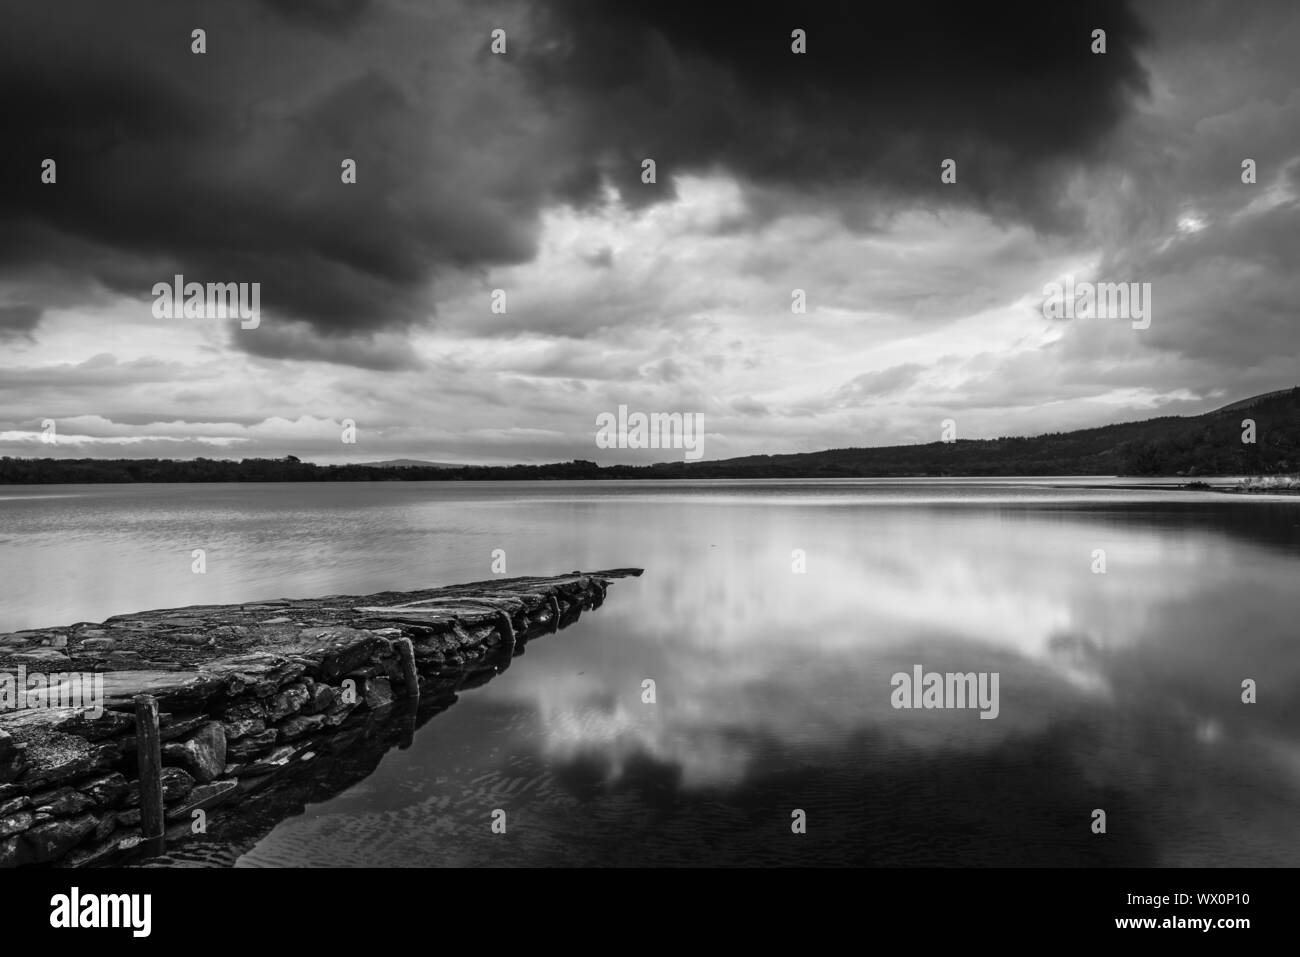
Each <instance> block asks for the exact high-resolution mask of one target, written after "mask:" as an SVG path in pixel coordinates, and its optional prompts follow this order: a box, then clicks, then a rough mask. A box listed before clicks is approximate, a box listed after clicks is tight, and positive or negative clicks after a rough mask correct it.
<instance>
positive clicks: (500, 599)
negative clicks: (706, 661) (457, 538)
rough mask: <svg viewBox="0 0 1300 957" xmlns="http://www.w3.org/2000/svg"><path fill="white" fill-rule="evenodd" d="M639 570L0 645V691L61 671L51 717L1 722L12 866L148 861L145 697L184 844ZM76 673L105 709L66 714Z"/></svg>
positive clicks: (288, 604) (49, 634)
mask: <svg viewBox="0 0 1300 957" xmlns="http://www.w3.org/2000/svg"><path fill="white" fill-rule="evenodd" d="M640 574H641V569H638V568H618V569H609V570H605V571H595V572H577V571H575V572H571V573H569V574H567V575H557V576H551V577H542V578H537V577H528V578H497V579H490V580H487V581H481V582H472V583H468V584H462V585H450V586H445V587H441V588H430V589H423V590H419V591H409V592H381V593H379V594H374V595H362V596H351V595H334V596H329V597H325V598H314V599H275V600H269V601H261V602H255V603H250V604H244V605H201V606H190V607H187V608H179V609H162V610H154V611H147V612H140V613H135V614H129V615H116V616H114V617H112V618H109V619H107V620H105V621H103V622H100V623H89V622H82V623H78V624H74V625H70V626H67V627H59V628H41V629H30V630H26V631H20V632H13V633H9V634H0V680H3V679H4V676H5V675H6V674H7V675H9V676H17V675H19V674H22V673H24V672H25V673H26V674H28V675H32V674H42V675H48V676H53V677H52V678H51V679H49V681H50V685H51V687H50V688H48V689H46V691H45V692H44V695H46V696H48V697H43V698H42V705H43V706H41V707H21V708H17V709H15V710H8V711H0V868H12V867H21V866H25V865H47V866H69V867H87V866H97V865H112V864H118V863H124V862H129V861H130V860H131V859H132V858H133V857H136V856H138V855H139V853H140V851H141V848H142V843H143V838H142V835H141V828H140V794H139V791H140V788H139V779H138V768H137V762H136V747H137V744H136V727H135V718H134V698H135V696H136V695H139V694H147V695H152V696H153V697H154V698H155V699H156V700H157V702H158V707H159V709H160V711H161V712H162V714H161V720H160V736H161V738H162V764H163V770H162V778H163V796H164V802H165V811H166V820H167V823H168V835H169V839H170V838H173V837H184V836H188V835H189V834H190V833H191V823H192V821H193V820H194V819H195V818H197V817H199V815H196V814H195V813H194V812H196V811H200V810H201V811H203V812H204V814H205V815H206V814H207V813H208V812H209V811H212V810H214V809H216V808H218V807H219V806H221V805H222V804H226V803H227V802H236V801H239V799H240V798H243V797H245V796H247V795H250V794H252V793H253V792H257V791H261V790H263V789H269V790H271V791H274V790H275V788H276V782H277V780H280V779H285V780H287V779H290V778H294V777H297V778H301V774H300V773H298V772H297V767H296V765H298V764H299V763H300V762H302V761H304V760H310V759H311V758H314V757H315V756H316V754H317V753H321V754H329V753H338V751H339V748H338V747H337V745H338V744H339V743H340V742H344V741H347V742H352V741H356V740H359V739H361V738H362V737H364V736H363V735H360V734H358V733H357V732H358V730H359V729H361V728H366V729H368V730H369V729H374V728H375V726H376V723H377V722H378V723H379V724H380V725H382V724H384V723H385V722H386V720H387V715H388V714H389V712H390V711H393V710H394V706H395V705H396V706H398V708H397V709H396V710H402V709H403V708H405V709H408V710H409V709H413V708H416V707H418V706H419V699H420V698H427V699H428V700H426V701H425V702H424V705H425V707H424V708H423V710H424V712H425V713H426V715H427V714H428V713H433V712H436V711H437V710H441V708H442V707H445V706H446V704H445V702H446V701H447V700H448V696H450V700H454V691H455V690H458V689H461V688H464V687H469V686H472V685H474V684H481V683H483V682H484V681H486V680H488V678H490V677H491V676H492V675H493V674H495V673H497V672H499V671H501V670H503V669H504V668H505V667H506V666H508V664H509V662H510V660H511V659H512V658H513V657H514V655H515V654H517V653H519V652H521V651H522V646H523V644H524V643H525V642H526V641H528V640H531V639H533V638H535V637H538V636H540V635H544V634H548V633H550V632H553V631H556V630H558V629H559V628H561V627H564V626H566V625H568V624H570V623H572V621H574V620H576V619H577V617H578V615H579V614H581V612H582V611H584V610H589V609H594V608H598V607H599V606H600V605H601V604H602V603H603V602H604V599H605V593H606V589H607V588H608V586H609V585H610V584H611V583H613V582H614V581H615V580H617V579H619V578H625V577H632V576H639V575H640ZM408 642H409V644H408ZM412 651H413V652H414V666H415V667H414V672H415V674H414V675H413V674H412V670H411V669H410V657H411V652H412ZM404 656H405V658H406V660H407V667H405V668H404V667H403V657H404ZM74 674H75V675H79V676H81V677H80V678H79V680H80V681H81V682H82V684H83V686H84V685H86V684H87V681H86V680H85V676H86V675H88V674H93V675H94V678H93V683H94V684H100V683H101V682H102V692H103V698H102V710H100V711H99V713H98V714H96V711H97V710H99V709H94V710H92V709H87V708H69V707H58V706H57V705H58V703H59V697H58V696H59V694H60V689H61V688H63V687H65V686H66V684H67V682H68V681H69V680H70V679H69V678H66V677H64V678H61V677H59V676H71V675H74ZM12 686H13V679H12V677H11V679H10V687H11V688H12ZM417 686H418V692H416V693H413V692H415V690H416V687H417ZM439 700H441V701H443V702H444V703H443V704H442V705H440V706H439V705H436V704H434V705H432V706H430V702H431V701H432V702H435V703H436V702H437V701H439ZM426 720H427V717H426ZM326 776H328V775H326ZM240 803H243V802H240Z"/></svg>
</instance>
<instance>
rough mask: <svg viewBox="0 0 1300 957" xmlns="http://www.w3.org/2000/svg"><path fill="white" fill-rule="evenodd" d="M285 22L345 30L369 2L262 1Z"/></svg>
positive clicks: (353, 0)
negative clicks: (292, 21) (285, 20)
mask: <svg viewBox="0 0 1300 957" xmlns="http://www.w3.org/2000/svg"><path fill="white" fill-rule="evenodd" d="M262 2H263V3H265V4H266V6H267V7H269V8H270V9H272V10H274V11H275V12H276V13H278V14H280V16H282V17H284V18H285V19H287V20H295V21H299V22H302V23H307V24H310V25H312V26H314V27H318V28H320V29H322V30H346V29H347V28H348V27H350V26H352V25H353V24H354V23H356V21H357V20H358V19H359V18H360V16H361V15H362V13H364V12H365V10H366V8H367V7H369V6H370V0H262Z"/></svg>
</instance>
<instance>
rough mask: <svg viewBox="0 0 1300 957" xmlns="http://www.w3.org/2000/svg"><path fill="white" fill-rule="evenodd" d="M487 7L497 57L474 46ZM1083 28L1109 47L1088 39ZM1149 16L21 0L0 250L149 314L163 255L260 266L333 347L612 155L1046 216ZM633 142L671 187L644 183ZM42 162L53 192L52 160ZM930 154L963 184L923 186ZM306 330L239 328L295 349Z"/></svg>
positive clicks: (626, 182) (16, 13) (338, 357)
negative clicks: (350, 170) (1062, 170)
mask: <svg viewBox="0 0 1300 957" xmlns="http://www.w3.org/2000/svg"><path fill="white" fill-rule="evenodd" d="M498 25H505V26H507V27H508V28H509V31H510V35H511V43H512V46H511V48H510V53H509V56H507V57H494V56H492V55H490V54H489V53H488V51H487V42H488V36H489V33H490V31H491V29H492V28H494V27H495V26H498ZM198 26H201V27H203V28H204V29H205V30H206V31H207V43H208V52H207V53H206V54H204V55H202V56H196V55H194V54H192V53H191V52H190V31H191V30H192V29H193V28H195V27H198ZM795 26H798V27H800V28H803V29H806V30H807V31H808V37H809V53H808V54H807V55H805V56H795V55H793V54H791V53H790V50H789V43H790V30H791V29H792V28H793V27H795ZM1094 27H1102V28H1105V29H1106V30H1107V31H1108V37H1109V52H1108V53H1107V54H1106V55H1105V56H1094V55H1093V54H1091V53H1090V52H1089V49H1088V47H1089V42H1090V41H1089V34H1090V31H1091V30H1092V29H1093V28H1094ZM1145 39H1146V37H1145V33H1144V31H1143V29H1142V27H1141V25H1140V24H1139V22H1138V21H1137V19H1136V18H1135V17H1134V15H1133V14H1132V13H1131V12H1130V11H1129V10H1128V8H1127V7H1126V6H1125V5H1124V4H1123V3H1121V2H1119V0H1109V2H1102V0H1098V2H1094V3H1069V4H1043V3H1015V2H1013V3H1002V2H1000V3H997V4H986V3H978V4H971V3H952V4H941V5H936V4H933V3H905V4H898V5H889V6H887V7H881V8H871V9H868V8H867V7H866V6H865V5H862V4H857V3H852V4H850V3H821V4H813V5H809V4H806V3H800V4H789V5H780V4H773V3H747V4H744V5H735V6H732V5H724V4H695V3H691V4H687V3H681V2H676V0H631V2H627V0H620V2H618V3H597V2H587V0H553V2H551V3H549V4H547V5H544V6H540V7H534V6H530V5H504V4H487V5H485V4H475V3H461V2H458V0H447V2H445V3H441V4H431V5H421V4H412V5H410V6H403V5H398V4H373V3H367V2H364V0H311V2H300V0H295V2H290V0H257V2H254V0H232V2H229V3H223V4H217V5H213V4H202V3H197V2H185V0H178V2H175V3H160V2H147V0H122V2H115V3H113V4H105V3H102V2H98V0H66V2H60V3H50V4H21V5H15V6H13V7H11V9H10V10H9V11H8V12H7V13H6V24H5V29H4V31H3V32H2V33H0V115H3V116H4V118H5V126H6V139H5V148H4V149H3V150H0V221H3V222H4V223H5V224H6V229H5V230H4V231H3V234H0V270H4V271H5V272H6V273H7V274H13V273H14V272H15V271H18V272H23V271H27V272H36V271H40V270H47V271H48V270H49V269H50V268H52V267H57V268H58V269H59V270H60V271H61V272H62V273H64V274H66V275H68V276H69V277H70V278H69V279H68V280H67V281H68V282H69V283H75V282H84V284H85V286H86V288H87V289H88V290H90V289H95V288H100V287H102V288H106V289H108V290H111V291H115V292H118V293H122V294H125V295H129V296H134V297H140V299H141V308H142V309H147V308H148V302H147V297H148V295H149V288H150V287H151V285H152V283H153V282H155V281H160V280H166V279H170V277H171V275H172V274H173V273H174V272H180V273H182V274H184V275H185V276H186V278H187V279H193V280H198V281H204V282H209V281H217V282H227V281H247V282H260V283H261V284H262V307H263V309H264V310H265V311H266V312H267V313H268V314H269V315H271V316H273V317H274V316H279V317H282V318H284V319H290V320H300V321H302V322H305V323H307V324H308V327H309V332H310V333H311V335H313V336H318V337H323V338H325V339H342V340H348V339H350V338H353V337H355V336H356V335H357V334H358V333H366V332H369V331H373V330H376V329H396V330H400V329H402V328H403V327H406V326H409V325H412V324H415V323H419V322H422V321H424V320H426V319H427V318H428V317H429V316H430V315H431V313H432V311H433V309H432V303H433V302H434V299H435V295H434V293H435V286H434V284H435V282H436V281H437V279H438V277H439V274H440V272H441V271H443V270H449V269H469V270H481V269H486V268H490V267H493V266H499V265H508V264H515V263H521V262H525V261H528V260H530V259H531V258H532V257H533V256H534V255H535V253H536V239H537V231H538V228H539V227H538V214H539V213H540V211H541V210H542V209H544V208H546V207H547V206H549V205H551V204H554V203H555V202H558V201H561V200H563V199H568V200H575V199H576V200H583V199H591V198H593V197H595V196H596V187H597V186H598V185H599V184H600V183H601V182H602V178H607V179H609V180H611V181H613V182H614V183H615V184H616V185H618V186H619V187H621V188H622V190H623V192H624V195H625V199H626V200H627V201H628V202H629V203H632V204H633V205H637V204H641V203H644V202H647V201H650V200H652V199H662V198H664V197H666V196H669V195H671V191H672V190H671V182H672V178H673V176H674V175H675V174H677V173H680V172H683V171H707V170H712V169H723V170H725V171H728V172H730V173H733V174H734V175H736V176H738V177H740V178H741V179H742V180H744V181H747V182H749V183H752V184H753V185H754V186H755V195H762V196H766V197H768V198H769V201H770V197H771V196H773V195H775V196H777V197H778V198H781V197H785V198H796V199H797V198H812V199H814V200H816V201H828V202H834V201H835V196H836V195H837V192H836V191H842V190H844V189H847V188H858V187H861V188H862V189H863V191H864V195H867V196H877V197H883V198H885V199H890V200H900V199H906V200H908V201H915V202H920V203H923V204H926V205H934V204H937V203H940V202H973V203H976V204H978V205H980V206H982V207H984V208H987V209H990V210H993V211H995V212H997V213H999V214H1004V215H1008V216H1013V217H1016V218H1021V219H1028V220H1031V221H1032V222H1034V223H1035V224H1036V225H1049V226H1050V225H1059V224H1060V220H1059V216H1060V213H1061V208H1060V202H1061V198H1060V195H1059V192H1058V190H1059V182H1058V181H1057V180H1056V179H1054V178H1053V176H1054V174H1055V173H1056V172H1058V171H1059V167H1060V166H1062V164H1070V163H1075V162H1079V161H1081V160H1086V159H1087V158H1088V157H1091V156H1094V155H1097V154H1098V153H1099V151H1101V150H1103V149H1104V147H1105V143H1106V137H1107V135H1108V134H1109V133H1110V132H1111V130H1112V129H1113V128H1114V125H1115V123H1116V122H1117V121H1118V119H1120V118H1121V117H1122V116H1123V115H1124V113H1125V110H1126V108H1127V105H1128V103H1129V102H1130V100H1131V98H1132V97H1133V96H1134V95H1135V94H1136V93H1138V92H1139V91H1140V90H1141V89H1142V88H1143V85H1144V78H1143V75H1142V72H1141V70H1140V68H1139V66H1138V64H1137V60H1136V58H1135V51H1136V50H1137V48H1138V46H1139V45H1140V44H1142V43H1143V42H1145ZM644 156H653V157H655V158H656V159H657V160H658V162H659V164H660V167H659V172H660V188H659V189H647V188H645V187H643V186H642V184H641V183H640V182H639V178H638V177H639V172H640V160H641V158H642V157H644ZM46 157H51V158H54V159H55V160H56V161H57V163H58V181H57V184H56V185H44V184H42V183H41V182H40V168H41V162H42V160H44V159H45V158H46ZM344 157H350V158H353V159H355V160H356V161H357V163H358V176H357V183H356V184H355V185H349V186H344V185H342V184H341V183H340V180H339V173H340V166H339V164H340V161H341V160H342V159H343V158H344ZM945 157H954V158H956V159H957V160H958V163H959V185H958V186H957V187H941V186H940V185H939V181H938V173H939V162H940V160H941V159H943V158H945ZM761 206H762V204H759V207H760V208H761ZM846 215H847V214H846ZM611 255H612V254H611ZM608 264H609V257H608V256H605V255H604V254H603V253H601V254H597V256H596V257H595V258H594V259H593V265H598V266H599V265H608ZM43 304H44V303H41V302H37V301H20V302H14V301H13V300H12V298H11V300H10V303H9V307H8V310H9V311H8V312H7V313H6V314H5V320H4V321H3V322H0V326H3V327H5V328H9V329H14V328H17V329H20V330H27V331H30V329H31V325H32V322H33V321H34V320H33V318H32V315H33V314H32V309H33V308H36V307H37V306H39V305H43ZM263 338H267V339H269V338H270V337H269V335H268V336H264V337H263ZM296 339H300V336H299V335H298V332H297V331H293V332H292V333H290V332H286V334H285V335H283V336H281V337H280V339H279V341H276V342H271V341H267V342H262V343H261V344H260V345H259V344H258V343H259V340H258V339H257V338H256V337H255V336H252V335H249V336H240V337H236V339H235V340H234V341H235V342H236V343H237V344H238V345H239V347H240V348H244V349H247V350H249V351H254V352H260V353H261V354H264V355H282V354H285V346H286V343H287V342H288V341H289V340H296ZM315 355H316V357H319V358H329V357H334V358H333V359H331V361H339V362H345V363H346V362H351V361H354V360H359V361H360V362H361V364H371V365H374V364H376V363H377V364H378V365H379V366H381V367H383V366H387V365H388V364H389V363H391V362H392V361H393V360H392V359H391V358H383V357H376V356H375V355H374V354H373V353H370V354H367V353H365V351H364V350H357V349H352V348H348V347H345V346H342V345H340V346H339V347H338V348H334V347H328V348H323V349H318V350H316V352H315Z"/></svg>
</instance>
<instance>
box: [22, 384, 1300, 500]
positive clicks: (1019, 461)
mask: <svg viewBox="0 0 1300 957" xmlns="http://www.w3.org/2000/svg"><path fill="white" fill-rule="evenodd" d="M1247 420H1249V424H1248V425H1243V422H1246V421H1247ZM1243 435H1246V436H1247V437H1253V439H1254V441H1251V442H1245V441H1243ZM407 463H410V464H407ZM1296 471H1300V387H1293V388H1290V389H1282V390H1278V391H1274V392H1265V393H1262V394H1260V395H1257V396H1252V397H1251V398H1248V399H1241V400H1239V401H1237V402H1233V403H1231V404H1230V405H1226V406H1223V407H1222V408H1220V409H1216V410H1214V411H1213V412H1206V413H1204V414H1203V415H1194V416H1172V415H1169V416H1163V417H1160V418H1156V419H1146V420H1144V421H1141V422H1123V423H1119V424H1116V425H1103V426H1099V427H1097V428H1092V429H1079V430H1077V431H1074V432H1051V433H1048V434H1045V435H1036V436H1031V437H1010V438H998V439H960V440H957V441H955V442H930V443H928V444H925V445H895V446H886V447H881V448H849V449H827V450H825V451H822V452H793V453H788V454H783V455H747V456H743V457H740V458H733V459H722V460H713V461H691V462H686V461H677V462H659V463H656V464H654V465H605V466H601V465H597V464H596V463H595V462H589V461H586V460H581V459H579V460H575V461H572V462H555V463H551V464H548V465H496V466H493V465H444V464H440V463H436V462H417V461H415V460H411V459H397V460H394V461H392V462H376V463H371V464H365V465H357V464H349V465H315V464H312V463H311V462H302V461H299V460H298V459H297V458H295V457H294V456H286V457H285V458H283V459H244V460H242V461H239V462H233V461H228V460H216V459H204V458H200V459H192V460H186V461H174V460H171V459H21V458H10V457H7V456H6V457H5V458H3V459H0V484H54V483H84V482H419V481H479V480H502V479H510V480H545V479H679V478H687V479H702V478H736V479H745V478H889V477H898V478H903V477H910V476H963V475H991V476H996V475H1019V476H1032V475H1041V476H1052V475H1128V476H1154V475H1185V476H1210V475H1281V474H1288V473H1292V472H1296Z"/></svg>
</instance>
